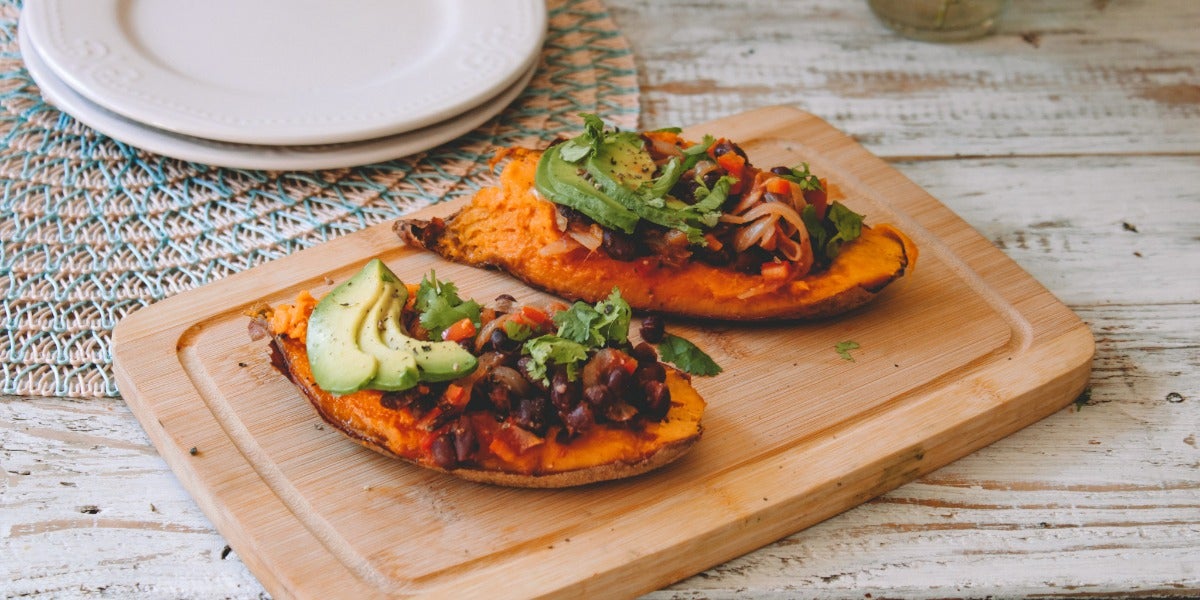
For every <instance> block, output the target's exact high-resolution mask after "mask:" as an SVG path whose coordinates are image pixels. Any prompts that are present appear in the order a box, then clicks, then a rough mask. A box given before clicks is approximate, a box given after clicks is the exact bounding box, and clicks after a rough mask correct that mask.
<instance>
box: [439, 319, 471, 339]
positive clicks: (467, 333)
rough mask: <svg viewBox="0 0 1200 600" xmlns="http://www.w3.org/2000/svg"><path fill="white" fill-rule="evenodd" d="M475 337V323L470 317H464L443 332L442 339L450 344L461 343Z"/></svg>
mask: <svg viewBox="0 0 1200 600" xmlns="http://www.w3.org/2000/svg"><path fill="white" fill-rule="evenodd" d="M474 336H475V323H473V322H471V318H470V317H463V318H462V319H459V320H458V321H455V322H454V324H453V325H451V326H449V327H447V328H446V330H445V331H443V332H442V339H443V340H446V341H449V342H461V341H463V340H468V339H471V338H472V337H474Z"/></svg>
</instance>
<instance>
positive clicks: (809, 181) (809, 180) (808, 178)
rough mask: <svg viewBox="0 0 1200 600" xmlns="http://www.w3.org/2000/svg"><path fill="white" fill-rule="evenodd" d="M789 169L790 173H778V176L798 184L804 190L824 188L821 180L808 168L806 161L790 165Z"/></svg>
mask: <svg viewBox="0 0 1200 600" xmlns="http://www.w3.org/2000/svg"><path fill="white" fill-rule="evenodd" d="M791 171H792V172H791V173H788V174H784V175H780V177H782V178H784V179H786V180H788V181H791V182H792V183H795V184H796V185H799V186H800V189H802V190H804V191H806V192H814V191H819V190H822V189H824V188H823V187H821V180H820V179H819V178H818V177H817V176H816V175H813V174H812V173H811V172H810V171H809V170H808V163H800V164H799V165H797V166H795V167H792V168H791Z"/></svg>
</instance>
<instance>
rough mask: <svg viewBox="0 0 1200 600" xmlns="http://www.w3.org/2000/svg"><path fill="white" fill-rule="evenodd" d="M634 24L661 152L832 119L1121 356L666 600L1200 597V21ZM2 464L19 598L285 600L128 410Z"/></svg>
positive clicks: (6, 582)
mask: <svg viewBox="0 0 1200 600" xmlns="http://www.w3.org/2000/svg"><path fill="white" fill-rule="evenodd" d="M608 3H609V6H610V7H611V9H612V11H613V13H614V16H615V17H616V19H617V21H618V23H619V24H620V25H621V27H622V28H623V30H624V32H625V33H626V35H627V37H628V38H629V40H630V42H631V43H632V45H633V47H634V51H635V53H636V55H637V57H638V62H639V67H640V69H641V84H642V110H643V125H644V126H646V127H662V126H668V125H676V124H688V123H695V122H701V121H705V120H708V119H712V118H715V117H720V116H724V115H727V114H732V113H736V112H740V111H743V110H747V109H750V108H756V107H760V106H765V105H771V104H792V105H795V106H799V107H801V108H803V109H805V110H808V111H810V112H813V113H815V114H817V115H819V116H821V117H823V118H825V119H827V120H829V121H830V122H832V123H833V124H834V125H836V126H838V127H839V128H841V129H843V130H845V131H847V132H849V133H851V134H852V135H854V136H855V137H857V138H858V139H859V140H860V141H861V142H862V143H863V144H864V145H866V146H867V147H868V148H869V149H870V150H872V151H873V152H875V153H877V154H879V155H881V156H883V157H884V158H886V159H888V160H890V161H892V162H893V163H894V164H895V165H896V166H897V167H898V168H899V169H900V170H901V171H902V172H904V173H905V174H906V175H907V176H909V177H910V178H912V179H913V180H914V181H916V182H917V183H918V184H920V185H922V186H924V187H925V188H926V189H928V190H929V191H930V192H931V193H932V194H933V195H934V196H935V197H937V198H939V199H940V200H942V201H943V202H944V203H945V204H947V205H948V206H949V207H950V208H952V209H953V210H955V211H956V212H958V213H959V214H960V215H961V216H963V217H964V218H965V219H966V220H967V221H968V222H970V223H971V224H973V225H974V226H975V227H976V228H977V229H979V230H980V231H981V232H982V233H983V234H984V236H986V237H987V238H989V239H991V240H992V241H993V242H994V243H995V244H996V245H997V246H998V247H999V248H1001V249H1002V250H1004V251H1005V252H1006V253H1008V255H1009V256H1011V257H1012V258H1013V259H1014V260H1016V261H1017V262H1018V263H1019V264H1020V265H1021V266H1022V267H1024V268H1025V269H1026V270H1028V271H1029V272H1030V273H1032V274H1033V276H1034V277H1035V278H1037V279H1038V280H1039V281H1041V282H1042V283H1044V284H1045V285H1046V286H1047V287H1048V288H1049V289H1050V290H1051V291H1052V292H1054V293H1055V294H1056V295H1057V296H1058V297H1059V298H1060V299H1062V300H1063V301H1064V302H1065V303H1066V304H1067V305H1069V306H1070V307H1071V308H1072V309H1073V310H1075V311H1076V312H1077V313H1078V314H1079V315H1080V316H1081V317H1082V318H1083V319H1084V321H1086V322H1087V323H1088V324H1089V325H1090V326H1091V327H1092V330H1093V332H1094V334H1095V337H1096V342H1097V354H1096V359H1095V362H1094V372H1093V378H1092V382H1091V386H1090V390H1089V392H1090V394H1087V395H1085V396H1084V397H1082V398H1080V400H1079V401H1078V402H1077V404H1076V406H1072V407H1070V408H1068V409H1066V410H1064V411H1062V412H1060V413H1059V414H1056V415H1054V416H1052V417H1050V418H1048V419H1046V420H1044V421H1042V422H1040V423H1038V424H1036V425H1034V426H1032V427H1029V428H1028V429H1025V430H1023V431H1021V432H1019V433H1017V434H1016V435H1013V436H1011V437H1009V438H1007V439H1005V440H1003V441H1001V442H999V443H997V444H994V445H993V446H991V447H988V448H986V449H984V450H982V451H980V452H977V453H976V454H974V455H971V456H968V457H967V458H964V459H962V460H960V461H958V462H956V463H953V464H951V465H950V466H948V467H945V468H943V469H941V470H939V471H936V472H934V473H933V474H931V475H929V476H927V477H924V478H922V479H920V480H918V481H916V482H913V483H911V484H908V485H905V486H903V487H901V488H899V489H897V490H895V491H893V492H890V493H888V494H885V495H883V496H882V497H879V498H876V499H874V500H872V501H869V502H868V503H866V504H865V505H863V506H861V507H859V508H856V509H853V510H851V511H849V512H846V513H844V514H842V515H840V516H838V517H835V518H833V519H830V520H829V521H826V522H824V523H822V524H820V525H818V526H815V527H812V528H810V529H808V530H806V531H803V532H800V533H798V534H795V535H791V536H788V537H785V538H783V539H781V540H780V541H779V542H777V543H775V544H772V545H770V546H767V547H765V548H762V549H760V550H758V551H756V552H753V553H751V554H748V555H746V556H743V557H741V558H738V559H735V560H733V561H730V562H729V563H727V564H724V565H720V566H717V567H714V568H712V569H710V570H709V571H706V572H704V573H701V574H699V575H696V576H694V577H691V578H689V579H685V580H683V581H680V582H679V583H677V584H675V585H673V586H671V587H669V588H667V589H664V590H660V591H657V592H653V593H651V594H649V596H648V597H650V598H748V597H753V598H772V597H775V598H793V597H838V598H843V597H859V598H863V597H867V598H879V597H913V598H933V597H947V596H954V597H984V596H1001V597H1013V596H1032V595H1051V596H1064V597H1079V596H1084V597H1093V596H1106V595H1113V596H1122V595H1139V596H1155V597H1171V596H1180V597H1188V596H1197V595H1200V554H1197V549H1198V548H1200V442H1198V441H1197V436H1198V435H1200V2H1196V1H1194V0H1060V1H1058V2H1040V1H1035V0H1016V1H1014V2H1013V5H1012V7H1011V10H1010V12H1009V14H1008V17H1007V18H1006V20H1005V21H1004V23H1003V25H1002V28H1001V31H1000V32H999V33H998V34H997V35H996V36H993V37H991V38H988V39H985V40H981V41H978V42H972V43H968V44H959V45H935V44H923V43H918V42H911V41H906V40H903V39H901V38H899V37H897V36H896V35H894V34H892V33H891V32H889V31H888V30H886V29H884V28H883V27H882V26H881V25H879V24H878V23H877V22H876V21H875V20H874V19H873V18H872V16H871V15H870V13H869V12H868V10H867V7H866V4H865V2H859V1H855V0H828V1H825V2H821V1H817V0H794V1H787V2H785V1H782V0H738V1H732V0H730V1H727V2H696V1H695V0H686V1H685V0H608ZM0 464H2V466H3V472H2V473H0V475H2V476H3V482H2V485H0V597H10V596H11V597H35V598H61V597H68V598H70V597H82V598H99V597H145V598H239V599H241V598H255V597H261V596H265V592H264V591H263V589H262V587H261V586H260V585H259V583H258V582H257V581H256V580H255V579H254V577H253V576H252V575H251V574H250V572H249V571H248V570H247V569H246V568H245V566H244V565H243V564H242V562H241V561H240V560H239V558H238V556H237V555H236V553H232V552H231V551H230V550H229V548H228V547H227V546H226V545H225V541H224V540H223V539H222V537H221V536H220V535H219V534H218V533H217V532H216V531H215V530H214V529H213V528H212V525H211V524H210V523H209V522H208V520H207V519H206V518H205V517H204V515H203V514H201V513H200V511H199V509H198V508H197V507H196V505H195V504H194V503H193V502H192V500H191V499H190V497H189V496H188V495H187V494H186V493H185V492H184V491H183V489H182V488H181V487H180V485H179V483H178V482H177V480H176V479H175V477H174V475H173V474H172V473H171V471H170V470H169V469H168V468H167V466H166V464H165V463H164V462H163V461H162V459H160V458H159V457H158V455H157V454H156V452H155V451H154V449H153V447H152V446H151V445H150V443H149V441H148V440H147V438H146V436H145V434H144V433H143V431H142V429H141V427H140V426H139V425H138V423H137V421H136V420H135V419H134V417H133V416H132V414H130V412H129V410H128V409H127V408H126V406H125V404H124V403H123V402H122V401H121V400H119V399H116V400H107V401H104V400H100V401H97V400H87V401H74V400H69V399H38V398H12V397H4V398H0ZM781 533H782V532H781Z"/></svg>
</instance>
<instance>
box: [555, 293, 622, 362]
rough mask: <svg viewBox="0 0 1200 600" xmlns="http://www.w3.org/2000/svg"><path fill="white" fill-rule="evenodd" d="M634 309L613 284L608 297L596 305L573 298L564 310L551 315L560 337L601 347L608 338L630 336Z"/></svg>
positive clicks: (615, 340) (618, 340)
mask: <svg viewBox="0 0 1200 600" xmlns="http://www.w3.org/2000/svg"><path fill="white" fill-rule="evenodd" d="M632 314H633V311H632V309H630V308H629V303H628V302H626V301H625V299H624V298H622V297H621V292H620V290H618V289H616V288H613V291H612V293H611V294H609V296H608V298H607V299H605V300H602V301H600V302H597V303H596V305H595V306H591V305H588V304H586V303H584V302H576V303H575V304H572V305H571V307H570V308H568V309H567V310H564V311H561V312H559V313H556V314H555V315H554V323H555V324H556V325H558V335H559V337H562V338H565V339H568V340H571V341H574V342H578V343H580V344H583V345H584V346H586V347H588V348H601V347H604V346H605V345H607V344H608V343H609V342H617V343H625V341H627V340H628V339H629V320H630V318H631V317H632Z"/></svg>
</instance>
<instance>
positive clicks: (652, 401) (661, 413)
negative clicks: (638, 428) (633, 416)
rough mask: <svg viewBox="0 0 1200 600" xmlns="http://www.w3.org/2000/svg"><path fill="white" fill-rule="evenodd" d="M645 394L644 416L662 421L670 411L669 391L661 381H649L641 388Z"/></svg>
mask: <svg viewBox="0 0 1200 600" xmlns="http://www.w3.org/2000/svg"><path fill="white" fill-rule="evenodd" d="M642 389H643V390H644V391H645V392H646V410H645V413H646V416H648V417H650V418H652V419H655V420H662V418H663V417H665V416H666V415H667V411H669V410H670V409H671V390H670V388H668V387H667V385H666V384H665V383H663V382H661V381H650V382H648V383H646V385H645V386H644V387H643V388H642Z"/></svg>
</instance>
